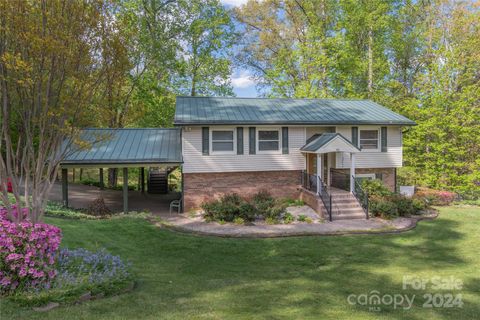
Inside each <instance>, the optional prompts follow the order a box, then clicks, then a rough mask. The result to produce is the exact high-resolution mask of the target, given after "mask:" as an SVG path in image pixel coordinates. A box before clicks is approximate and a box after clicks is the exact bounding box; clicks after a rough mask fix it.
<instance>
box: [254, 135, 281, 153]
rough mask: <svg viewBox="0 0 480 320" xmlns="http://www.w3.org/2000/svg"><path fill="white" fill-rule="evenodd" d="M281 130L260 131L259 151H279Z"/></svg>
mask: <svg viewBox="0 0 480 320" xmlns="http://www.w3.org/2000/svg"><path fill="white" fill-rule="evenodd" d="M279 150H280V131H279V130H258V151H260V152H262V151H279Z"/></svg>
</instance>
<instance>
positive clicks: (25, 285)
mask: <svg viewBox="0 0 480 320" xmlns="http://www.w3.org/2000/svg"><path fill="white" fill-rule="evenodd" d="M12 213H13V216H14V217H17V216H18V215H22V218H25V214H26V213H27V210H25V209H21V210H17V208H14V209H13V212H12ZM61 238H62V234H61V230H60V229H59V228H57V227H55V226H53V225H49V224H45V223H36V224H33V223H31V222H29V221H28V220H23V221H22V222H20V223H14V222H12V221H10V220H9V219H8V214H7V210H6V209H5V208H0V295H2V296H8V298H9V299H11V300H13V301H16V302H18V303H20V304H21V305H32V306H38V305H44V304H47V303H51V302H62V303H68V302H75V301H84V300H88V299H90V298H93V297H100V296H104V295H109V294H114V293H120V292H123V291H125V290H126V289H128V288H130V289H131V288H133V280H132V275H131V272H130V265H129V264H128V263H125V262H123V261H122V260H121V259H120V257H118V256H114V255H111V254H109V253H108V252H106V251H105V250H104V249H101V250H99V251H97V252H91V251H88V250H85V249H76V250H69V249H61V250H60V249H59V246H60V241H61Z"/></svg>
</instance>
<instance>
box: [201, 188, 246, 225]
mask: <svg viewBox="0 0 480 320" xmlns="http://www.w3.org/2000/svg"><path fill="white" fill-rule="evenodd" d="M202 209H203V211H204V212H205V219H206V220H207V221H208V220H209V221H212V220H213V221H227V222H233V221H234V220H235V218H242V219H244V220H245V221H252V220H254V219H255V210H254V208H253V206H252V205H250V204H249V203H248V202H246V201H245V200H244V199H242V198H241V197H240V196H239V195H238V194H236V193H231V194H226V195H224V196H223V197H221V198H220V199H219V200H215V201H211V202H206V203H204V204H202Z"/></svg>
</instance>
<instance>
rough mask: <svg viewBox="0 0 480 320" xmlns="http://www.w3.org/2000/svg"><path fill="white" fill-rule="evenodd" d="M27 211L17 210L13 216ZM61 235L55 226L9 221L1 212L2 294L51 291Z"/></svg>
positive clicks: (3, 212) (0, 262)
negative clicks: (23, 291) (38, 290)
mask: <svg viewBox="0 0 480 320" xmlns="http://www.w3.org/2000/svg"><path fill="white" fill-rule="evenodd" d="M25 213H26V209H22V210H20V212H19V210H18V209H17V208H14V212H13V214H14V216H17V215H18V214H22V216H23V217H24V214H25ZM61 238H62V235H61V230H60V229H59V228H57V227H55V226H52V225H49V224H45V223H36V224H33V223H31V222H29V221H27V220H24V221H22V222H20V223H14V222H11V221H10V220H8V218H7V210H6V209H5V208H0V293H1V294H6V293H11V292H14V291H16V290H18V289H22V290H29V289H35V288H48V287H49V286H50V283H51V281H52V279H53V278H54V277H55V276H56V274H57V271H56V270H55V258H56V256H57V253H58V248H59V245H60V241H61Z"/></svg>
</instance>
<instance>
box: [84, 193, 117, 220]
mask: <svg viewBox="0 0 480 320" xmlns="http://www.w3.org/2000/svg"><path fill="white" fill-rule="evenodd" d="M87 212H88V214H91V215H93V216H100V217H105V216H109V215H111V214H112V211H110V209H109V208H108V207H107V205H106V204H105V200H104V199H103V198H102V197H99V198H96V199H95V200H93V201H92V202H91V203H90V205H89V206H88V209H87Z"/></svg>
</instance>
